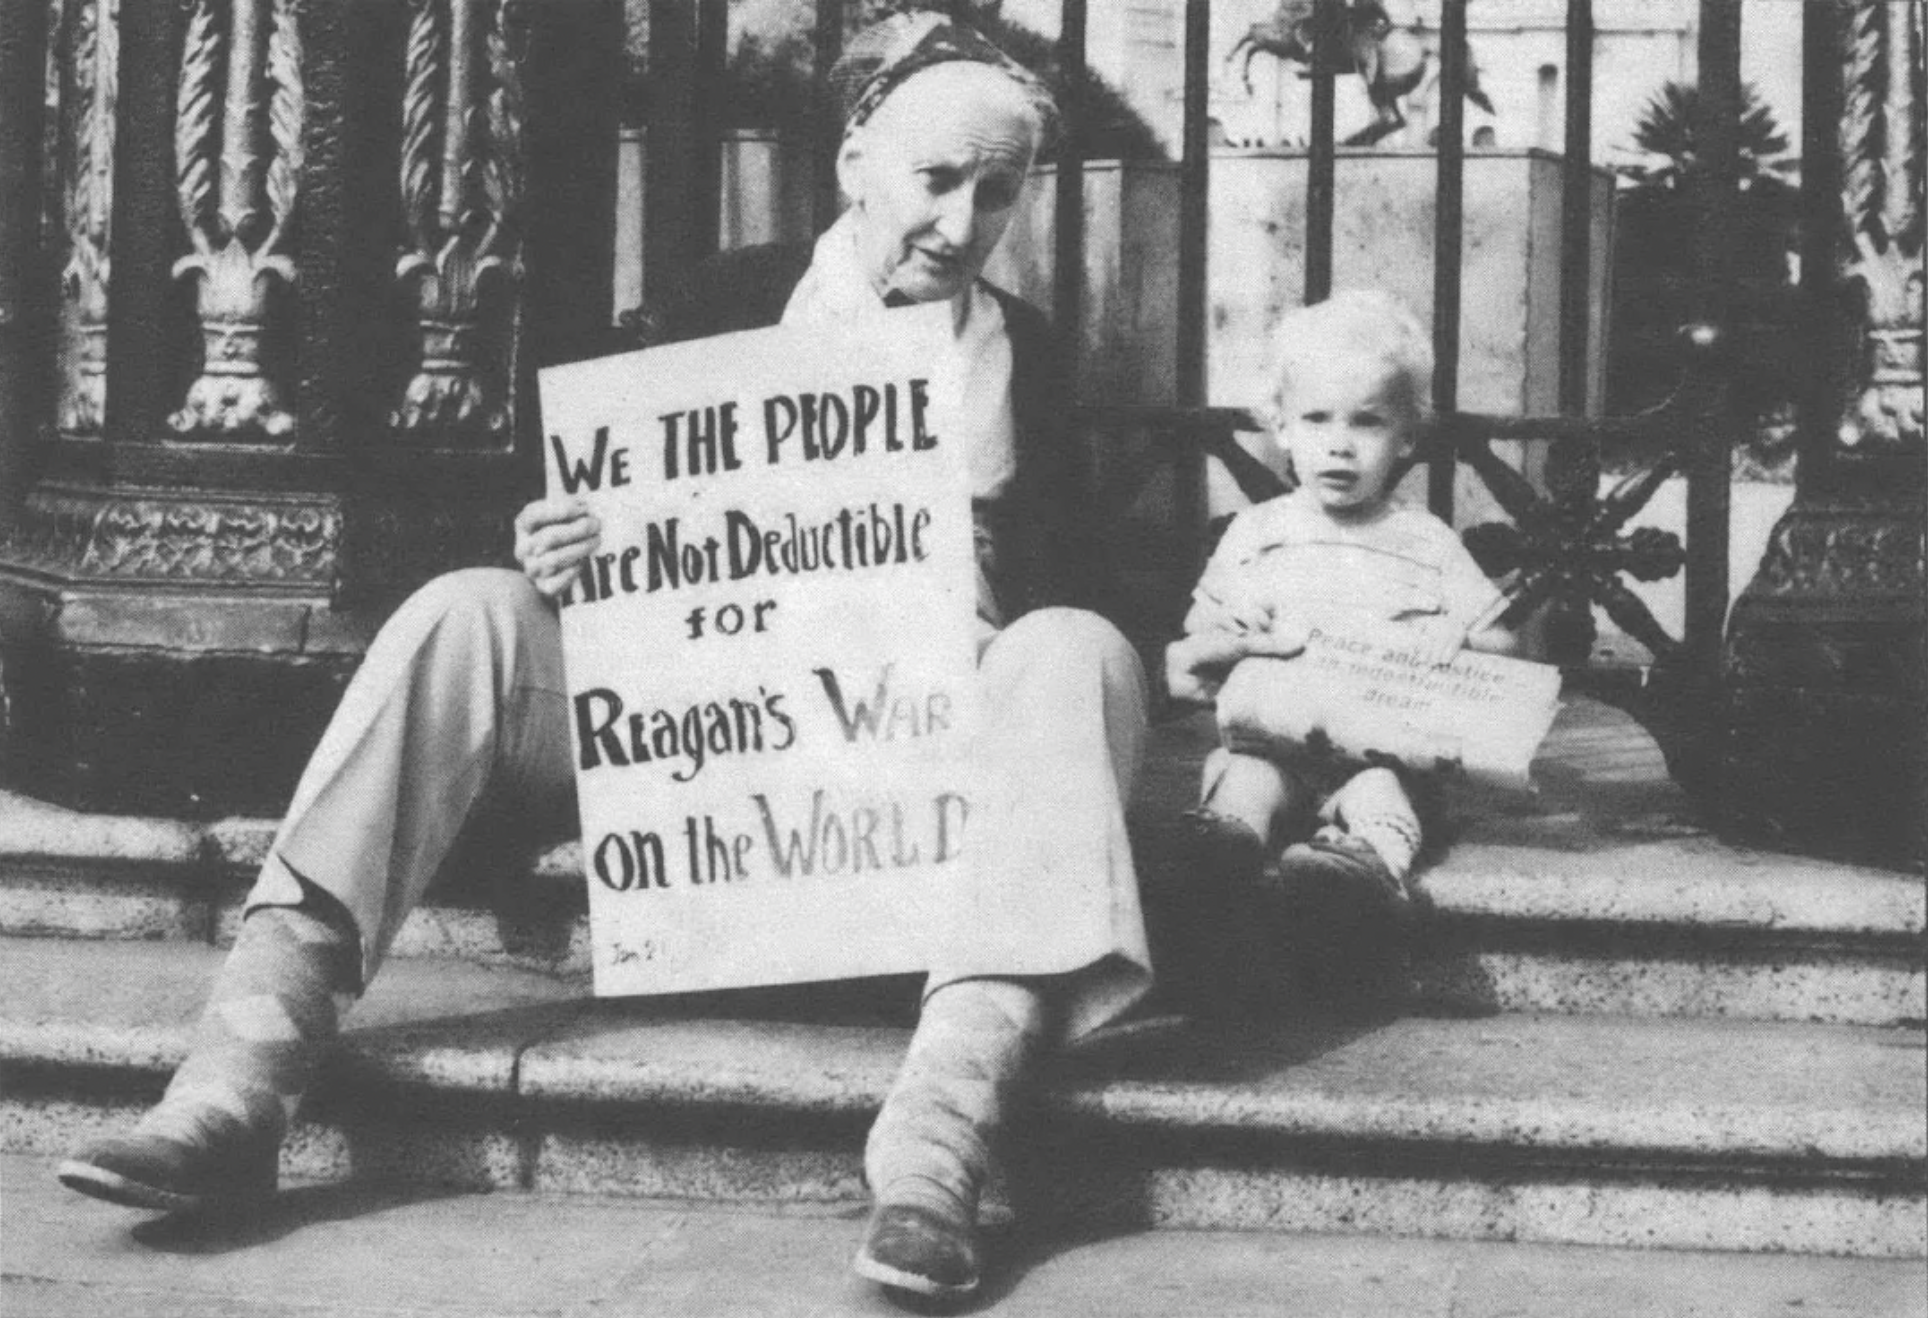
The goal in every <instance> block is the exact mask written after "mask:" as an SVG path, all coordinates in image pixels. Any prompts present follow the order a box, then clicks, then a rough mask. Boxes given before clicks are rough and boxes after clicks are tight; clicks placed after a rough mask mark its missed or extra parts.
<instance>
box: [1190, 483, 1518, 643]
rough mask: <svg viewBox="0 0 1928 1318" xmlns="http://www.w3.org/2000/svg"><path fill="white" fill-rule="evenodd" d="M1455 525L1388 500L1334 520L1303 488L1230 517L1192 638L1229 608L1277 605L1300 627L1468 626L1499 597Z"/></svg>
mask: <svg viewBox="0 0 1928 1318" xmlns="http://www.w3.org/2000/svg"><path fill="white" fill-rule="evenodd" d="M1499 596H1500V590H1499V587H1498V586H1496V585H1494V584H1493V582H1492V581H1491V580H1489V579H1488V578H1487V576H1486V574H1485V573H1484V572H1482V571H1480V568H1479V564H1477V563H1475V562H1474V561H1473V556H1472V555H1471V554H1469V553H1467V552H1466V547H1465V545H1463V544H1461V543H1460V539H1459V536H1458V534H1457V533H1455V532H1454V530H1453V528H1452V527H1450V526H1448V525H1447V524H1446V523H1445V522H1443V521H1441V520H1440V519H1439V518H1437V517H1435V516H1433V514H1432V513H1430V512H1427V511H1426V510H1425V509H1423V508H1414V507H1410V506H1408V505H1406V504H1403V503H1400V502H1399V501H1397V500H1387V501H1386V502H1385V503H1384V504H1383V505H1381V507H1380V509H1379V510H1378V512H1377V513H1376V514H1375V515H1374V516H1372V517H1370V518H1367V519H1365V520H1363V521H1360V522H1335V521H1333V520H1332V519H1330V518H1328V517H1327V516H1326V515H1325V513H1324V512H1323V510H1321V509H1320V508H1319V507H1318V505H1317V503H1316V502H1315V500H1314V496H1313V495H1312V494H1311V493H1310V492H1308V491H1305V490H1295V491H1293V492H1292V493H1290V494H1283V495H1280V496H1279V497H1277V498H1274V499H1268V500H1266V501H1265V502H1264V503H1260V504H1255V505H1253V506H1252V507H1250V508H1247V509H1245V510H1244V511H1243V512H1241V513H1239V514H1238V515H1237V516H1236V517H1234V518H1233V519H1232V523H1231V525H1230V526H1228V527H1227V528H1226V530H1225V535H1224V537H1223V538H1222V539H1221V540H1220V541H1219V544H1218V548H1217V549H1216V550H1214V551H1213V553H1212V558H1211V561H1210V562H1209V563H1208V564H1206V567H1205V572H1204V574H1203V575H1202V576H1201V577H1200V578H1199V582H1198V588H1197V589H1196V590H1195V591H1193V593H1192V600H1193V603H1192V609H1191V612H1190V613H1189V614H1188V615H1187V616H1186V619H1185V630H1186V632H1187V633H1193V632H1197V631H1209V630H1217V629H1219V628H1220V627H1221V626H1222V622H1221V621H1220V619H1222V617H1223V613H1224V611H1225V610H1226V609H1228V608H1233V609H1238V610H1240V611H1246V610H1249V609H1251V608H1252V607H1253V606H1266V607H1269V608H1271V610H1272V611H1273V614H1274V616H1275V618H1276V619H1278V620H1279V621H1280V622H1283V623H1289V624H1291V625H1296V626H1305V627H1314V626H1322V625H1323V626H1328V627H1332V628H1334V629H1337V628H1340V627H1343V626H1344V625H1345V623H1346V622H1347V621H1352V622H1355V623H1373V622H1398V621H1407V620H1418V619H1421V618H1426V617H1432V616H1436V615H1439V614H1447V615H1450V616H1451V617H1453V618H1454V619H1456V620H1458V621H1461V622H1463V623H1466V624H1469V625H1470V624H1471V623H1472V622H1474V621H1475V620H1476V619H1478V618H1479V617H1480V616H1481V615H1482V614H1484V613H1485V612H1486V611H1487V609H1488V608H1490V607H1491V606H1492V605H1493V604H1494V602H1495V601H1497V600H1498V599H1499Z"/></svg>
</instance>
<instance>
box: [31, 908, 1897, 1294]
mask: <svg viewBox="0 0 1928 1318" xmlns="http://www.w3.org/2000/svg"><path fill="white" fill-rule="evenodd" d="M217 959H218V953H217V952H215V951H214V950H212V949H210V948H206V947H201V946H195V945H193V944H190V943H186V942H179V941H176V942H168V941H156V942H146V943H128V942H122V943H108V942H83V941H71V940H53V939H12V940H0V1065H4V1067H5V1070H6V1080H7V1083H6V1087H5V1088H6V1093H5V1097H4V1100H0V1145H4V1149H5V1151H8V1152H17V1153H29V1154H36V1155H40V1156H51V1155H54V1154H57V1153H59V1152H61V1151H62V1150H64V1149H66V1148H68V1147H70V1146H71V1145H72V1144H73V1143H74V1142H75V1141H76V1140H77V1139H79V1138H82V1137H84V1136H85V1135H88V1134H91V1133H93V1132H97V1131H100V1130H103V1129H107V1128H109V1127H112V1126H117V1125H118V1124H119V1123H121V1122H124V1121H126V1120H128V1119H129V1118H130V1117H131V1116H132V1114H133V1113H134V1112H135V1111H136V1110H137V1109H138V1107H139V1106H140V1105H142V1104H144V1103H146V1102H149V1101H151V1100H152V1098H153V1097H154V1096H155V1094H156V1093H157V1092H158V1090H159V1088H160V1086H161V1084H162V1082H163V1080H164V1077H165V1075H166V1073H167V1071H168V1070H169V1068H171V1067H172V1065H174V1064H175V1062H177V1061H178V1059H179V1057H180V1056H181V1054H182V1051H183V1048H184V1045H185V1040H186V1032H187V1026H188V1022H189V1021H190V1019H191V1017H192V1015H193V1014H194V1012H195V1011H196V1009H197V1006H198V1003H199V1000H200V998H201V996H202V994H203V993H204V992H205V986H206V982H207V979H208V977H209V976H210V975H211V973H212V971H213V968H214V965H215V963H216V961H217ZM580 988H581V986H580V985H579V984H576V983H572V982H569V981H567V980H563V979H558V978H556V977H552V976H547V975H539V974H533V973H529V972H525V971H516V970H510V969H503V968H497V967H486V966H480V965H476V964H472V963H466V962H461V961H455V960H442V959H434V958H422V959H417V960H413V961H403V962H398V963H397V964H396V965H394V966H393V967H391V969H390V971H389V973H387V974H385V975H384V976H382V977H381V978H380V979H379V980H378V981H377V984H376V986H375V988H374V990H373V991H372V992H371V994H370V995H369V998H368V1000H367V1001H366V1002H364V1003H363V1004H362V1007H361V1008H360V1010H359V1011H358V1013H357V1015H356V1017H355V1018H354V1021H353V1023H352V1025H351V1028H350V1030H349V1032H348V1033H347V1035H346V1036H345V1039H344V1044H343V1047H342V1049H341V1051H340V1053H339V1055H338V1057H337V1058H336V1061H335V1063H334V1065H333V1066H332V1067H331V1069H330V1072H329V1076H328V1079H327V1081H326V1082H325V1083H324V1085H323V1086H322V1088H321V1090H320V1092H319V1093H318V1094H317V1096H316V1101H315V1102H314V1103H313V1104H311V1105H310V1106H311V1109H312V1113H313V1115H312V1116H311V1117H307V1118H304V1121H303V1123H302V1124H301V1125H300V1127H299V1128H298V1131H297V1133H296V1135H295V1137H294V1138H293V1139H292V1140H291V1141H290V1144H289V1147H288V1150H287V1153H286V1157H285V1161H284V1170H285V1171H286V1173H287V1174H289V1175H299V1176H304V1177H318V1178H321V1179H340V1178H344V1177H348V1176H355V1177H366V1176H395V1177H401V1178H406V1179H409V1180H414V1181H418V1182H433V1183H438V1184H449V1185H458V1186H464V1187H469V1188H496V1189H505V1190H506V1189H519V1190H533V1191H543V1192H569V1191H583V1192H594V1193H599V1194H626V1195H635V1196H651V1197H665V1198H686V1199H702V1200H731V1201H756V1202H761V1203H783V1202H791V1203H797V1202H816V1203H831V1204H841V1203H846V1202H847V1203H849V1204H851V1205H852V1206H853V1207H854V1206H855V1204H856V1203H857V1202H858V1201H860V1200H861V1197H862V1188H861V1184H860V1173H859V1150H860V1148H861V1143H862V1134H863V1130H864V1128H865V1126H866V1124H867V1123H868V1121H869V1119H870V1117H871V1116H872V1115H873V1113H874V1112H875V1110H876V1107H877V1105H878V1103H879V1102H880V1101H881V1098H882V1095H883V1093H884V1091H885V1088H886V1086H887V1084H888V1083H889V1080H890V1077H891V1075H892V1073H893V1070H894V1068H895V1066H896V1064H897V1060H898V1058H899V1056H900V1055H901V1053H902V1051H903V1047H904V1044H905V1040H906V1037H907V1036H906V1031H905V1030H904V1029H903V1028H902V1027H901V1026H893V1025H887V1024H880V1023H879V1018H878V1017H877V1016H876V1015H875V1014H874V1013H873V1014H872V1015H870V1016H865V1015H863V1014H862V1013H861V1012H858V1011H855V1010H845V1011H844V1012H842V1013H841V1014H839V1013H838V1012H836V1011H826V1010H824V1009H822V1007H821V1005H820V1004H819V1005H818V1006H815V1007H812V1006H811V1005H810V1004H808V1003H805V1002H803V1001H801V999H802V998H803V997H805V996H807V995H803V994H798V995H796V996H795V999H793V1000H790V1001H789V1002H788V1004H787V1005H789V1006H791V1007H793V1008H795V1011H794V1012H792V1013H791V1016H792V1018H785V1016H784V1014H783V1013H782V1012H781V1011H780V1010H771V1011H766V1012H765V1014H763V1015H762V1016H759V1017H745V1018H734V1019H718V1018H713V1017H707V1016H704V1015H702V1014H700V1013H701V1012H702V1011H703V1010H704V1009H705V1007H706V1005H707V1006H710V1007H713V1006H714V1003H713V1002H712V1003H710V1004H705V1003H703V1002H700V1001H698V1000H695V999H683V1000H678V1001H653V1002H652V1001H642V1000H626V1001H597V1000H594V999H586V998H583V997H581V996H579V993H580ZM772 1001H776V1002H778V1003H779V1004H782V1003H784V1001H785V1000H784V999H782V998H777V999H773V1000H772ZM766 1006H767V1003H766ZM806 1009H808V1014H809V1015H810V1016H811V1019H808V1020H799V1019H795V1018H794V1016H795V1015H796V1014H799V1013H802V1012H804V1011H805V1010H806ZM1923 1048H1924V1041H1923V1035H1922V1033H1921V1031H1919V1030H1915V1029H1906V1028H1885V1029H1878V1028H1869V1027H1859V1026H1834V1025H1812V1024H1792V1023H1771V1022H1752V1021H1731V1020H1728V1021H1720V1020H1685V1019H1652V1018H1617V1017H1606V1016H1550V1015H1526V1014H1508V1015H1502V1016H1497V1017H1492V1018H1489V1019H1478V1020H1469V1019H1465V1018H1440V1017H1423V1016H1408V1017H1392V1016H1387V1017H1382V1018H1377V1019H1364V1018H1351V1019H1347V1018H1340V1017H1330V1018H1318V1019H1313V1018H1306V1019H1299V1020H1294V1021H1291V1022H1287V1023H1281V1024H1276V1025H1257V1024H1252V1025H1242V1026H1237V1027H1233V1026H1224V1027H1216V1028H1206V1027H1202V1026H1196V1025H1193V1024H1190V1023H1187V1022H1182V1021H1178V1020H1175V1019H1171V1018H1165V1019H1147V1020H1141V1021H1138V1022H1136V1023H1134V1024H1131V1025H1128V1026H1123V1027H1119V1028H1116V1029H1113V1030H1110V1031H1107V1032H1105V1033H1104V1034H1102V1035H1100V1036H1098V1037H1097V1038H1095V1039H1093V1040H1090V1041H1088V1042H1087V1043H1085V1044H1083V1045H1081V1046H1080V1047H1079V1048H1078V1049H1076V1050H1074V1051H1073V1052H1071V1053H1070V1054H1068V1055H1067V1056H1066V1057H1064V1058H1062V1059H1061V1060H1060V1061H1059V1063H1058V1064H1057V1066H1056V1067H1055V1068H1054V1070H1053V1072H1052V1074H1051V1076H1050V1078H1049V1080H1048V1083H1047V1085H1046V1088H1045V1091H1044V1094H1043V1096H1042V1101H1041V1103H1040V1107H1039V1112H1038V1116H1037V1119H1036V1121H1035V1122H1034V1123H1032V1125H1031V1127H1030V1128H1029V1132H1028V1134H1027V1136H1026V1137H1025V1138H1023V1139H1022V1140H1021V1141H1019V1146H1018V1148H1017V1150H1016V1151H1015V1153H1014V1154H1013V1156H1012V1158H1011V1159H1010V1164H1011V1166H1012V1167H1013V1168H1017V1169H1022V1174H1014V1175H1011V1176H1010V1177H1008V1178H1007V1180H1006V1183H1005V1185H1004V1188H1003V1192H1002V1195H1001V1197H1000V1202H1001V1203H1002V1204H1003V1205H1004V1208H1003V1211H1006V1212H1009V1211H1013V1206H1015V1209H1016V1211H1021V1212H1023V1213H1025V1214H1026V1215H1029V1214H1033V1213H1039V1214H1046V1215H1052V1216H1056V1215H1064V1216H1065V1217H1067V1218H1070V1219H1075V1220H1079V1221H1083V1222H1086V1223H1099V1222H1102V1223H1106V1224H1113V1225H1117V1226H1120V1227H1129V1226H1142V1225H1154V1226H1165V1227H1237V1228H1254V1229H1267V1230H1294V1231H1299V1230H1304V1231H1328V1232H1353V1233H1370V1234H1378V1235H1409V1236H1432V1237H1443V1238H1456V1239H1502V1240H1521V1241H1542V1242H1561V1243H1580V1244H1598V1245H1636V1246H1647V1247H1660V1248H1680V1249H1723V1250H1766V1251H1786V1252H1801V1253H1823V1254H1841V1255H1859V1256H1867V1257H1919V1256H1921V1255H1923V1254H1924V1253H1928V1238H1924V1230H1925V1229H1928V1129H1924V1123H1923V1120H1922V1113H1923V1111H1924V1104H1928V1077H1924V1070H1923Z"/></svg>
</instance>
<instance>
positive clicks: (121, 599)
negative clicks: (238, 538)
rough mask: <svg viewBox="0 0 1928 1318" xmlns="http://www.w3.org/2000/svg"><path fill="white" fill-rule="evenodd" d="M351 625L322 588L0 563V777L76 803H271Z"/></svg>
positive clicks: (258, 806)
mask: <svg viewBox="0 0 1928 1318" xmlns="http://www.w3.org/2000/svg"><path fill="white" fill-rule="evenodd" d="M365 630H366V629H365V628H363V627H359V626H355V625H352V624H351V623H350V622H349V621H348V620H345V619H342V618H339V617H337V616H336V615H334V614H333V613H332V612H331V611H330V609H329V608H328V606H327V603H326V601H325V600H322V599H302V598H289V597H287V596H286V595H281V596H261V595H254V596H250V595H248V594H246V593H243V592H241V591H238V590H237V591H235V592H232V593H226V592H216V591H209V590H196V591H182V590H180V589H178V588H175V589H172V590H161V589H155V588H151V587H145V586H132V585H129V586H120V587H114V588H94V589H73V588H65V589H63V588H60V587H57V586H54V585H51V584H47V583H41V582H32V581H27V580H23V579H21V578H19V577H10V576H7V575H4V574H0V683H4V686H3V688H0V711H3V713H4V717H3V718H0V781H4V782H5V783H6V784H7V785H8V786H9V787H12V788H15V789H16V790H19V791H22V792H25V793H27V794H29V795H32V796H35V797H39V798H41V799H43V800H49V801H54V802H57V803H59V804H62V805H68V806H73V807H76V808H80V809H87V810H113V811H117V812H122V813H133V814H165V815H179V816H187V817H196V818H208V817H214V816H218V815H226V814H236V813H245V814H267V815H277V814H279V813H280V812H281V809H282V807H283V806H285V805H286V803H287V800H288V798H289V796H290V795H291V794H292V793H293V791H294V785H295V780H296V779H297V777H298V776H299V775H300V772H301V768H302V765H303V764H304V763H305V761H306V760H307V757H308V753H309V751H310V750H312V749H313V747H314V744H315V742H316V741H317V740H318V739H319V738H320V736H321V732H322V729H323V728H325V727H326V726H327V722H328V717H329V715H330V714H331V713H332V712H333V710H334V707H335V704H336V702H337V701H338V700H339V699H340V698H341V692H342V689H343V688H344V687H345V686H346V684H347V681H348V678H349V676H350V675H351V674H352V672H353V671H354V667H355V664H356V662H357V660H358V659H359V656H360V652H361V644H360V634H361V633H362V632H363V631H365Z"/></svg>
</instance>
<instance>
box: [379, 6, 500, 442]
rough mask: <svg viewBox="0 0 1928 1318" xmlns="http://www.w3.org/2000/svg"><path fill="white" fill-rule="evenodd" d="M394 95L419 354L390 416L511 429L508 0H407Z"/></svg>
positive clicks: (468, 438) (405, 423)
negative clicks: (397, 94)
mask: <svg viewBox="0 0 1928 1318" xmlns="http://www.w3.org/2000/svg"><path fill="white" fill-rule="evenodd" d="M412 3H413V7H414V12H413V15H412V17H411V19H410V23H409V32H408V44H407V55H406V61H407V67H406V71H405V72H406V88H405V90H404V92H403V97H402V167H401V191H402V211H403V217H404V219H405V221H406V223H407V226H408V241H409V247H408V248H407V249H406V250H405V251H404V252H403V253H402V256H401V259H400V261H399V262H398V263H397V264H396V267H395V277H396V279H397V281H398V282H399V283H400V284H401V285H402V287H403V288H404V289H405V290H406V291H407V292H409V293H410V294H411V295H412V297H413V299H414V310H415V323H416V328H417V330H418V333H419V335H420V343H421V353H422V357H421V363H420V366H419V368H418V369H417V370H416V372H415V374H414V376H413V377H412V378H411V379H410V380H409V382H408V385H407V387H406V388H405V390H404V391H403V394H402V397H401V400H400V402H399V403H398V404H397V405H396V407H395V409H394V411H393V413H392V414H391V416H390V419H389V422H390V425H392V426H393V427H394V428H395V430H396V431H397V432H398V433H399V434H400V435H402V436H403V437H405V438H407V439H410V440H415V441H420V442H425V443H432V444H446V445H455V446H460V445H465V444H479V443H486V442H488V441H491V440H494V439H497V438H499V437H501V436H503V435H504V434H506V432H507V430H508V426H509V407H508V393H509V378H510V373H511V366H510V361H511V342H510V340H511V337H512V328H513V302H514V296H515V292H516V290H517V288H518V287H519V286H520V284H521V280H522V256H521V233H520V218H521V217H520V212H521V206H522V193H523V167H522V126H523V108H522V72H521V63H522V53H523V51H522V48H523V44H524V43H523V39H522V33H521V28H520V24H519V22H518V16H517V14H516V7H515V4H514V0H412Z"/></svg>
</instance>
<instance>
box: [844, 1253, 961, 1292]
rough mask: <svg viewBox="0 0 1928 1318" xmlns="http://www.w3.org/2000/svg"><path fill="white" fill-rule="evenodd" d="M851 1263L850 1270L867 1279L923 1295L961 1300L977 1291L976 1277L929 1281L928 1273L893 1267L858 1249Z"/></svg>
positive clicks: (893, 1288)
mask: <svg viewBox="0 0 1928 1318" xmlns="http://www.w3.org/2000/svg"><path fill="white" fill-rule="evenodd" d="M850 1266H851V1270H852V1271H854V1272H855V1273H856V1274H857V1275H858V1276H859V1277H862V1278H864V1280H866V1281H874V1282H876V1283H877V1284H878V1285H880V1286H888V1287H890V1288H891V1289H892V1290H900V1291H909V1292H910V1293H911V1294H913V1295H923V1296H926V1297H928V1298H930V1299H934V1300H962V1299H965V1298H967V1297H969V1296H971V1295H974V1294H976V1293H977V1286H978V1283H977V1280H976V1278H973V1279H972V1280H970V1281H967V1282H958V1283H948V1282H941V1281H932V1280H931V1279H930V1278H929V1277H920V1276H918V1275H917V1274H916V1273H914V1272H905V1271H904V1270H903V1269H902V1268H893V1267H891V1266H890V1264H888V1263H881V1262H879V1261H878V1260H876V1259H874V1258H872V1257H871V1256H870V1255H869V1254H868V1253H866V1252H864V1251H861V1250H860V1251H858V1254H857V1257H856V1258H855V1259H854V1260H852V1262H851V1265H850Z"/></svg>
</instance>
